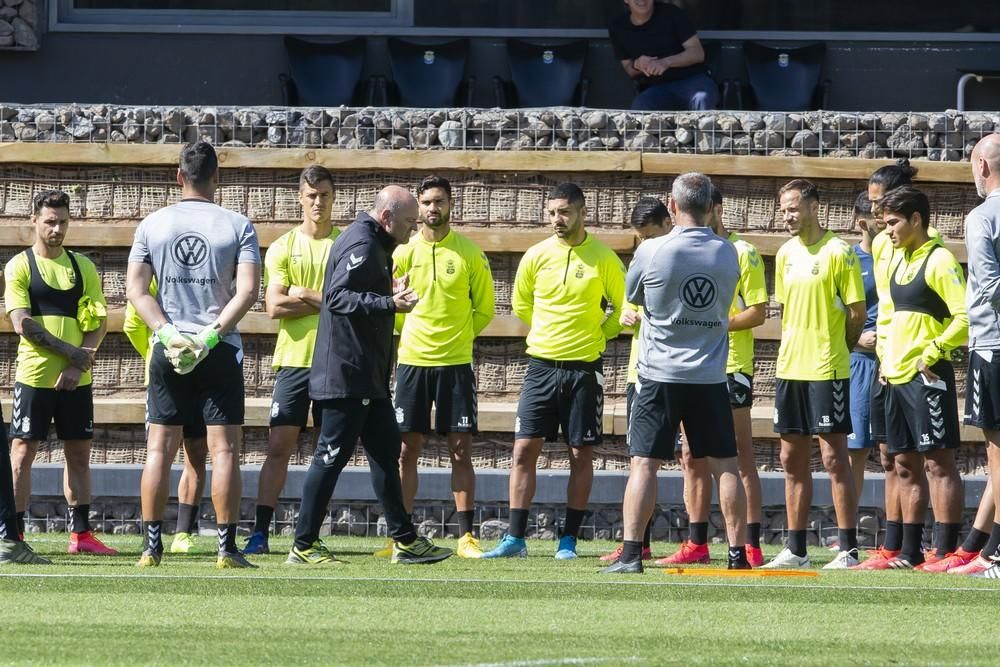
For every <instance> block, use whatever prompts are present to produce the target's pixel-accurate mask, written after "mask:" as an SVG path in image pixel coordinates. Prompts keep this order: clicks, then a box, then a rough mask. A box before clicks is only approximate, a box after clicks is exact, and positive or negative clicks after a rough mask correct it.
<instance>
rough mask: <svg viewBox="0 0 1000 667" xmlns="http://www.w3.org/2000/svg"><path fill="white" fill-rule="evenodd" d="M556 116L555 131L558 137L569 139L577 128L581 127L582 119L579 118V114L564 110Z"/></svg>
mask: <svg viewBox="0 0 1000 667" xmlns="http://www.w3.org/2000/svg"><path fill="white" fill-rule="evenodd" d="M557 118H558V122H557V124H556V128H557V129H556V133H557V134H558V136H560V137H563V138H566V139H569V138H571V137H572V136H573V134H574V133H575V132H576V131H577V130H579V129H580V128H582V127H583V121H582V120H580V116H578V115H577V114H576V113H575V112H572V111H564V112H561V113H559V114H558V116H557Z"/></svg>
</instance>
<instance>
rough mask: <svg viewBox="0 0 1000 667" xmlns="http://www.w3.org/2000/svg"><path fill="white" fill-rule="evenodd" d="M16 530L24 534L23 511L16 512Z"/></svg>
mask: <svg viewBox="0 0 1000 667" xmlns="http://www.w3.org/2000/svg"><path fill="white" fill-rule="evenodd" d="M17 532H18V533H20V534H21V535H24V512H18V513H17Z"/></svg>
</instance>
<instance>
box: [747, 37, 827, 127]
mask: <svg viewBox="0 0 1000 667" xmlns="http://www.w3.org/2000/svg"><path fill="white" fill-rule="evenodd" d="M743 57H744V60H745V62H746V67H747V77H748V79H749V84H750V91H751V93H752V94H753V97H754V99H755V100H756V104H755V108H757V109H760V110H762V111H806V110H810V109H821V108H824V107H825V106H826V97H827V90H828V88H829V82H828V81H824V80H823V78H822V74H823V61H824V60H825V57H826V45H825V44H823V43H816V44H810V45H808V46H801V47H796V48H789V47H777V48H773V47H770V46H764V45H763V44H758V43H756V42H744V43H743Z"/></svg>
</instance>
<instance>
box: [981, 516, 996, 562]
mask: <svg viewBox="0 0 1000 667" xmlns="http://www.w3.org/2000/svg"><path fill="white" fill-rule="evenodd" d="M982 554H983V558H995V559H1000V523H995V524H993V530H991V531H990V539H989V541H988V542H987V543H986V546H984V547H983V551H982Z"/></svg>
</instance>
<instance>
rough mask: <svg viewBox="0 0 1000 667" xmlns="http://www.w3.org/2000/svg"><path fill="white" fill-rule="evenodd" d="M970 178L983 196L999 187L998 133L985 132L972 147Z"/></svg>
mask: <svg viewBox="0 0 1000 667" xmlns="http://www.w3.org/2000/svg"><path fill="white" fill-rule="evenodd" d="M971 160H972V180H974V181H975V183H976V192H977V193H979V196H980V197H985V196H986V195H988V194H989V193H991V192H992V191H994V190H996V189H997V188H1000V134H987V135H986V136H985V137H983V138H982V139H980V140H979V143H977V144H976V147H975V148H973V149H972V157H971Z"/></svg>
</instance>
